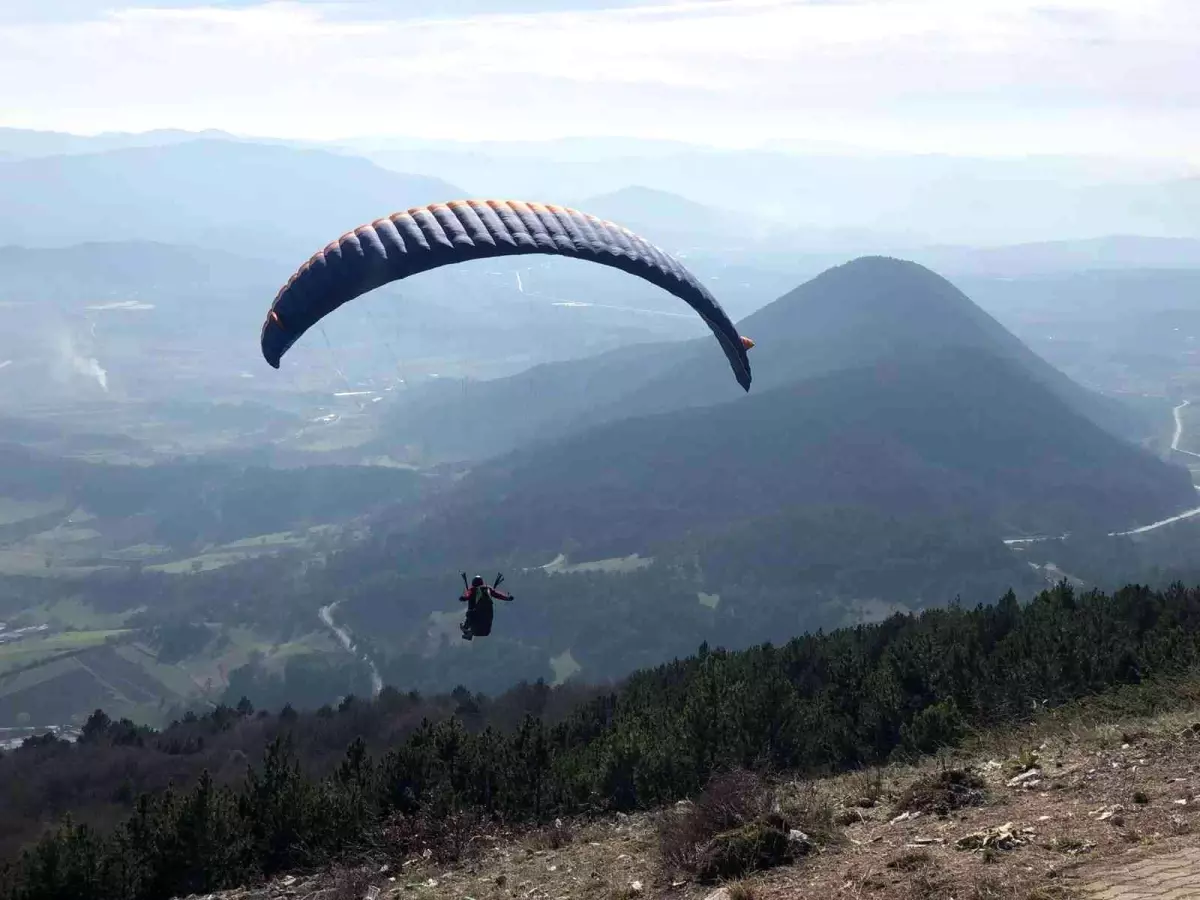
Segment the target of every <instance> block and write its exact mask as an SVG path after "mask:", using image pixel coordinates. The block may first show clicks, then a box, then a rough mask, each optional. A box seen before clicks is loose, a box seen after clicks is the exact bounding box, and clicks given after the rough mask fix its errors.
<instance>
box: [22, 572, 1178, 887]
mask: <svg viewBox="0 0 1200 900" xmlns="http://www.w3.org/2000/svg"><path fill="white" fill-rule="evenodd" d="M1198 657H1200V588H1191V589H1189V588H1185V587H1184V586H1183V585H1181V584H1175V585H1173V586H1171V587H1169V588H1167V589H1166V590H1161V591H1156V590H1151V589H1149V588H1146V587H1140V586H1129V587H1126V588H1124V589H1122V590H1120V591H1117V592H1115V593H1112V594H1104V593H1100V592H1095V591H1093V592H1088V593H1079V592H1077V591H1075V590H1073V589H1072V588H1071V587H1070V586H1069V585H1067V584H1065V583H1063V584H1060V585H1059V586H1057V587H1056V588H1054V589H1053V590H1049V591H1045V592H1043V593H1042V594H1040V595H1039V596H1037V597H1036V598H1035V599H1034V600H1033V601H1032V602H1030V603H1028V604H1025V605H1022V604H1020V603H1019V602H1018V601H1017V599H1016V596H1015V595H1014V594H1012V593H1011V592H1010V593H1008V594H1007V595H1005V596H1004V597H1003V598H1002V599H1001V600H1000V601H999V602H998V603H996V604H994V605H980V606H977V607H975V608H964V607H962V606H960V605H954V606H951V607H949V608H945V609H934V610H928V611H925V612H923V613H921V614H920V615H896V616H893V617H891V618H889V619H888V620H886V621H883V622H880V623H878V624H873V625H863V626H859V627H854V628H843V629H839V630H836V631H833V632H830V633H816V634H811V635H807V636H804V637H801V638H796V639H794V640H791V641H789V642H787V643H786V644H784V645H782V646H778V647H776V646H773V645H771V644H762V645H759V646H755V647H752V648H750V649H747V650H743V651H739V652H728V651H725V650H723V649H720V648H716V649H712V648H709V647H708V646H707V645H702V646H701V647H700V649H699V651H698V652H697V653H696V654H694V655H692V656H689V657H687V658H685V659H677V660H674V661H672V662H670V663H667V664H665V665H661V666H658V667H655V668H653V669H646V670H643V671H640V672H638V673H636V674H635V675H633V676H631V677H630V678H628V679H627V680H625V681H624V682H623V683H622V684H621V685H620V686H619V687H617V688H614V689H612V690H607V691H592V692H591V693H590V694H588V693H586V692H583V691H582V689H581V688H578V687H574V688H570V689H567V690H565V691H564V690H554V689H550V688H548V687H546V686H545V685H536V686H535V685H523V686H521V688H520V689H519V690H518V691H517V692H515V693H514V692H510V693H509V694H506V695H503V696H501V697H498V698H486V697H482V696H479V695H473V694H471V693H470V692H469V691H466V690H465V689H461V690H459V691H456V692H455V693H454V694H452V695H449V696H445V697H440V698H436V701H434V700H429V701H426V700H422V699H421V698H420V697H419V696H417V695H405V694H400V693H399V692H396V691H389V692H387V693H386V694H385V695H384V696H381V698H380V699H379V700H378V701H376V702H374V703H365V702H360V701H353V700H348V701H344V702H343V703H342V704H341V706H340V707H339V708H338V709H333V708H325V709H323V710H320V711H317V712H315V713H306V714H304V715H300V714H297V713H296V712H295V711H292V710H290V709H285V710H284V711H283V712H282V713H281V714H279V715H273V714H271V715H268V714H264V713H256V712H255V711H254V710H253V708H252V707H251V706H250V704H249V703H245V704H241V705H240V706H239V708H230V707H222V708H220V709H218V710H215V711H214V712H212V713H210V714H208V715H207V716H204V717H192V720H191V721H189V722H180V723H177V724H176V725H173V726H172V727H170V728H168V729H165V730H164V731H163V732H161V733H160V732H153V731H151V730H149V729H139V728H136V727H135V726H133V725H132V724H131V723H121V722H117V723H113V722H111V721H108V720H107V719H106V717H103V716H102V714H99V713H98V714H97V715H95V716H93V719H92V721H91V722H89V726H88V728H87V729H86V730H85V734H84V736H83V738H81V740H80V742H79V743H78V745H76V746H72V745H68V744H65V743H63V742H60V741H55V740H54V739H53V738H51V739H41V740H39V741H35V742H31V743H30V744H27V745H26V747H24V748H22V749H21V750H19V751H16V752H15V753H13V754H10V757H9V758H6V759H4V760H0V767H5V766H10V765H16V764H13V763H12V759H17V760H18V762H19V767H15V768H10V770H9V771H8V772H5V771H4V769H3V768H0V776H3V778H8V777H11V776H13V775H15V774H16V773H17V772H18V771H29V772H33V771H39V770H41V769H44V768H45V767H47V766H54V767H56V768H55V771H62V772H72V773H76V777H80V778H86V777H87V775H88V774H89V773H91V774H95V775H97V776H102V775H103V772H102V771H101V769H100V767H101V764H102V763H103V764H104V765H112V764H113V760H114V759H116V758H117V757H115V756H113V753H114V752H115V751H116V750H117V749H118V748H123V749H124V750H126V751H128V752H127V753H125V754H124V755H121V756H120V760H121V765H122V766H123V767H124V770H125V771H129V770H130V769H131V768H132V769H135V770H136V768H137V766H138V765H144V764H145V761H146V760H149V759H152V758H158V757H164V756H166V757H169V758H171V759H173V760H176V761H183V764H181V765H179V766H178V767H177V768H176V769H175V772H176V774H177V775H178V777H176V778H173V779H172V780H173V782H174V783H173V785H172V786H171V787H169V788H167V789H165V790H162V789H158V790H152V791H146V792H144V793H142V794H141V795H140V796H135V795H134V794H133V793H132V792H127V793H126V794H125V795H124V798H123V801H122V802H124V803H125V806H126V809H125V813H124V817H123V819H122V820H121V821H118V822H116V823H109V824H108V825H102V824H97V823H88V822H84V821H82V820H81V819H80V817H79V816H78V815H76V814H75V810H70V809H68V810H66V812H67V813H68V815H67V816H65V817H64V818H62V819H61V820H60V821H59V822H57V823H56V824H55V825H54V826H53V827H52V828H51V829H50V830H49V831H48V832H47V833H46V834H44V835H43V836H42V837H41V839H40V840H39V841H38V842H36V843H35V844H33V845H32V846H30V847H27V848H26V849H25V850H24V851H23V852H22V854H21V855H20V856H19V857H16V858H14V859H12V861H11V863H10V864H9V866H8V868H7V869H6V871H5V874H4V886H3V889H2V894H0V896H4V897H6V898H9V900H42V898H45V900H49V898H55V900H62V898H68V900H71V898H73V900H161V898H167V897H170V896H173V895H185V894H189V893H203V892H208V891H213V890H217V889H221V888H225V887H231V886H235V885H240V884H244V883H247V882H252V881H255V880H258V879H261V878H264V877H268V876H271V875H273V874H276V873H280V872H284V871H288V870H295V869H298V868H307V867H315V866H322V865H326V864H329V863H331V862H333V861H335V860H339V859H346V858H348V857H353V856H355V855H356V854H362V853H367V852H379V851H380V850H381V848H382V849H383V850H384V851H386V852H389V853H394V854H396V855H402V854H408V853H412V852H420V850H421V849H422V847H424V846H430V845H431V844H434V843H436V842H438V841H439V840H440V841H442V842H443V844H444V843H445V842H446V841H447V840H449V841H450V842H451V843H453V841H452V838H453V835H449V836H448V835H447V834H446V830H447V829H448V828H449V829H451V830H452V829H453V828H454V827H461V828H468V824H463V823H470V822H475V823H504V824H505V825H510V826H512V825H520V824H529V823H537V822H541V821H545V820H547V819H551V818H553V817H555V816H562V815H570V814H589V813H604V812H611V811H620V810H625V811H629V810H635V809H641V808H649V807H654V806H658V805H661V804H664V803H669V802H671V801H674V800H677V799H679V798H681V797H685V796H689V795H692V794H694V793H696V792H697V791H698V790H699V789H701V788H702V786H703V785H704V784H705V782H706V781H707V779H708V778H709V777H710V776H711V775H712V774H713V773H714V772H718V771H721V770H723V769H726V768H733V767H745V768H750V769H758V770H764V769H788V770H794V771H797V772H800V773H804V774H809V775H816V774H820V773H826V772H830V771H836V770H840V769H845V768H849V767H855V766H860V765H864V764H874V763H881V762H885V761H888V760H890V759H893V758H895V757H897V756H910V755H915V754H919V753H925V752H930V751H933V750H935V749H937V748H939V747H942V746H946V745H953V744H955V743H957V742H959V741H961V740H962V738H963V737H964V735H965V734H967V732H968V731H969V730H971V729H977V728H986V727H990V726H996V725H1002V724H1008V723H1014V722H1019V721H1022V720H1024V719H1027V718H1029V717H1031V716H1032V715H1033V714H1034V712H1033V710H1034V709H1035V708H1038V707H1044V706H1045V705H1047V704H1051V705H1053V704H1060V703H1065V702H1069V701H1072V700H1076V699H1078V698H1081V697H1087V696H1091V695H1096V694H1099V693H1103V692H1105V691H1107V690H1109V689H1111V688H1114V687H1118V686H1121V685H1130V684H1142V683H1144V682H1146V681H1148V680H1151V679H1156V678H1162V677H1167V676H1171V675H1178V674H1185V673H1188V672H1190V671H1191V670H1192V669H1194V668H1195V666H1196V663H1197V660H1198ZM389 710H390V712H389ZM397 716H399V718H397ZM417 716H419V717H420V718H419V721H417V720H416V717H417ZM405 717H407V718H405ZM402 720H403V721H404V723H405V724H403V725H401V724H400V722H401V721H402ZM251 731H254V732H255V733H257V734H259V735H260V737H261V739H262V746H261V749H260V752H259V753H258V754H257V756H256V757H255V758H253V759H251V758H248V757H247V758H245V759H237V760H235V761H234V763H232V764H231V763H230V761H229V759H228V755H229V754H228V749H227V748H228V746H231V745H226V750H225V751H223V752H222V754H218V755H216V756H214V755H213V754H211V753H208V752H206V751H205V749H204V747H205V742H206V741H208V742H215V743H218V744H220V742H221V741H222V740H223V738H222V737H221V736H222V735H236V734H239V733H248V732H251ZM350 734H353V737H351V738H350V739H349V740H348V741H345V742H344V743H342V744H341V745H340V746H341V749H340V750H336V749H334V747H333V745H332V741H333V740H334V739H335V738H345V737H347V736H348V735H350ZM187 760H193V761H194V764H193V765H191V766H189V765H187V764H186V763H187ZM89 762H94V771H93V769H92V768H89ZM218 763H219V765H218ZM235 769H236V770H237V773H238V774H236V775H235V774H234V770H235ZM185 774H186V776H187V777H186V780H185V778H184V777H183V776H184V775H185ZM0 780H2V779H0ZM98 782H99V783H102V782H103V777H99V778H98ZM29 783H35V782H32V781H31V782H29ZM184 785H189V786H184ZM57 789H59V790H62V789H64V788H63V786H61V785H59V787H58V788H57ZM110 799H111V798H110ZM2 815H3V814H0V816H2ZM454 823H459V825H457V826H456V825H454ZM439 829H440V830H439ZM439 846H442V845H439ZM439 852H442V851H440V850H439Z"/></svg>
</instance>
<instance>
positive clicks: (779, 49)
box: [0, 0, 1200, 163]
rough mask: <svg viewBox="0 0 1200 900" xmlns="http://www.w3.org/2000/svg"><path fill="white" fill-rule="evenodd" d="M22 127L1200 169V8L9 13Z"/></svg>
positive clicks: (374, 7)
mask: <svg viewBox="0 0 1200 900" xmlns="http://www.w3.org/2000/svg"><path fill="white" fill-rule="evenodd" d="M0 125H6V126H10V127H21V128H37V129H47V130H59V131H70V132H74V133H79V134H89V133H96V132H100V131H144V130H149V129H154V128H183V129H188V130H202V129H209V128H216V129H223V130H226V131H232V132H234V133H238V134H245V135H260V136H261V135H269V136H275V137H286V138H305V139H316V140H329V139H337V138H348V137H357V136H367V135H404V136H412V137H422V138H439V139H445V138H454V139H461V140H510V139H545V138H554V137H563V136H573V135H610V136H618V135H619V136H627V137H641V138H669V139H676V140H684V141H693V142H698V143H705V144H714V145H719V146H754V145H759V144H761V143H763V142H767V141H812V142H832V143H839V144H851V145H855V146H860V147H864V148H870V149H873V150H882V151H888V152H892V151H895V152H914V151H915V152H944V153H952V154H971V155H984V156H1021V155H1027V154H1046V153H1066V154H1074V153H1090V154H1101V155H1114V156H1155V157H1161V158H1170V159H1177V160H1188V161H1191V162H1192V163H1200V2H1198V0H676V2H672V0H393V2H383V0H343V2H332V0H326V2H307V0H300V2H297V0H290V2H268V3H261V2H253V0H237V2H215V0H214V2H208V3H200V2H196V0H159V2H157V3H154V2H153V0H15V2H14V0H3V2H0Z"/></svg>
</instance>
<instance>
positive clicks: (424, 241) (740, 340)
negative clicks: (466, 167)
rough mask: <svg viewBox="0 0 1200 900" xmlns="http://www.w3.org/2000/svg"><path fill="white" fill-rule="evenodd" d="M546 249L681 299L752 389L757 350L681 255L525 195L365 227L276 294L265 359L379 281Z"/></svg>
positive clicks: (435, 207)
mask: <svg viewBox="0 0 1200 900" xmlns="http://www.w3.org/2000/svg"><path fill="white" fill-rule="evenodd" d="M531 253H542V254H550V255H555V256H565V257H573V258H576V259H585V260H589V261H591V262H596V263H600V264H602V265H606V266H612V267H614V268H617V269H621V270H623V271H625V272H628V273H630V274H631V275H637V276H638V277H640V278H643V279H645V280H646V281H649V282H650V283H651V284H654V285H656V286H658V287H661V288H663V289H664V290H666V291H669V292H670V293H672V294H674V295H675V296H676V297H679V298H680V299H681V300H683V301H684V302H685V303H687V304H688V305H689V306H690V307H692V309H694V310H695V311H696V312H697V313H698V314H699V315H700V317H701V318H702V319H704V321H705V322H706V323H707V325H708V327H709V328H710V329H711V330H712V332H713V334H714V335H715V336H716V338H717V341H718V342H719V343H720V345H721V349H722V350H724V351H725V356H726V358H727V359H728V360H729V365H730V367H731V368H732V369H733V374H734V377H735V378H736V379H737V381H738V384H740V385H741V386H742V387H743V388H744V389H745V390H747V391H748V390H750V382H751V375H750V361H749V359H748V357H747V355H746V354H747V351H748V350H749V349H750V348H751V347H753V346H754V342H753V341H752V340H750V339H749V338H746V337H742V336H741V335H739V334H738V332H737V329H736V328H735V327H734V325H733V322H731V321H730V319H729V316H728V315H726V313H725V310H724V309H722V308H721V305H720V303H718V302H717V299H716V298H715V297H714V296H713V295H712V293H711V292H710V291H709V290H708V288H706V287H705V286H704V285H703V284H701V283H700V281H699V280H698V279H697V278H696V276H695V275H693V274H692V273H691V272H689V271H688V270H687V269H686V268H684V266H683V264H682V263H680V262H679V260H677V259H675V258H674V257H672V256H671V255H669V254H667V253H665V252H664V251H662V250H660V249H659V248H658V247H655V246H654V245H653V244H651V243H649V242H648V241H646V240H645V239H643V238H641V237H639V236H638V235H636V234H634V233H633V232H632V231H630V230H629V229H627V228H623V227H622V226H620V225H617V224H615V223H613V222H608V221H604V220H602V219H598V218H597V217H595V216H592V215H588V214H587V213H583V212H580V211H578V210H574V209H569V208H567V207H563V206H554V205H547V204H541V203H526V202H523V201H519V200H453V201H450V202H449V203H434V204H431V205H429V206H419V207H414V208H412V209H409V210H407V211H405V212H401V213H394V214H393V215H390V216H388V217H386V218H383V219H377V220H376V221H374V222H372V223H371V224H369V225H362V226H360V227H359V228H356V229H354V231H351V232H348V233H346V234H344V235H342V236H341V237H340V238H339V239H338V240H336V241H333V242H332V243H330V244H329V245H327V246H326V247H325V248H324V249H322V250H320V251H318V252H317V253H316V254H314V255H313V256H312V257H311V258H310V259H309V260H308V261H307V262H306V263H305V264H304V265H303V266H301V267H300V269H299V270H297V272H296V273H295V274H294V275H292V277H291V278H290V279H289V280H288V282H287V284H285V285H284V286H283V287H282V288H281V289H280V291H279V293H278V294H277V295H276V297H275V301H274V302H273V303H272V304H271V309H270V311H269V312H268V313H267V318H266V321H264V322H263V326H262V333H261V336H260V343H261V348H262V354H263V358H264V359H266V361H267V362H268V363H269V364H270V365H271V366H273V367H275V368H279V364H280V360H281V358H282V357H283V355H284V354H285V353H287V351H288V349H289V348H291V346H292V345H293V344H294V343H295V342H296V341H297V340H299V338H300V336H301V335H303V334H304V332H305V331H307V330H308V329H309V328H311V327H312V326H313V325H315V324H316V323H317V322H318V321H320V320H321V319H322V318H324V317H325V316H327V315H329V313H331V312H333V311H334V310H335V309H337V308H338V307H339V306H341V305H342V304H343V303H346V302H347V301H349V300H353V299H354V298H355V297H358V296H360V295H362V294H365V293H367V292H368V291H371V290H374V289H375V288H377V287H380V286H381V285H384V284H387V283H388V282H391V281H396V280H399V279H402V278H407V277H408V276H410V275H415V274H417V273H419V272H426V271H429V270H430V269H435V268H438V267H439V266H445V265H450V264H454V263H459V262H465V261H467V260H472V259H485V258H492V257H499V256H513V255H521V254H531Z"/></svg>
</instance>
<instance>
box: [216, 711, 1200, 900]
mask: <svg viewBox="0 0 1200 900" xmlns="http://www.w3.org/2000/svg"><path fill="white" fill-rule="evenodd" d="M775 790H776V791H777V792H778V794H779V795H780V796H783V795H786V797H785V799H784V801H783V803H784V808H785V809H792V810H795V809H797V797H802V798H803V803H801V804H800V808H801V809H802V812H801V813H798V814H797V813H789V816H792V819H791V822H792V823H794V824H797V825H799V826H800V828H801V829H802V828H804V827H807V826H806V825H805V821H806V817H807V820H808V821H812V820H813V818H812V817H813V816H817V818H820V819H821V820H822V821H824V822H825V823H827V824H828V825H829V827H828V828H827V829H821V832H820V834H819V836H818V834H817V833H816V832H815V831H814V832H813V834H811V835H810V834H803V833H801V831H800V830H799V829H796V828H793V827H791V824H789V825H787V826H782V827H784V828H785V829H787V830H788V831H789V832H790V841H789V842H788V843H789V847H790V852H789V853H788V854H787V855H788V856H789V857H791V861H790V862H789V863H787V864H785V865H777V866H775V867H773V868H770V869H767V870H765V871H759V872H757V873H754V874H750V875H748V876H745V877H743V878H741V879H739V880H736V881H732V882H726V883H721V882H720V881H719V880H718V881H710V882H708V883H698V880H697V879H696V878H694V877H689V876H688V875H687V874H685V873H681V872H680V871H678V870H674V871H673V870H672V869H671V867H670V866H668V865H667V863H666V862H665V861H664V858H663V853H662V847H663V845H662V843H661V840H660V832H661V830H662V828H663V827H664V826H669V825H670V823H671V820H672V817H682V816H686V815H688V813H689V810H690V809H691V808H692V807H691V805H690V804H680V805H678V806H677V807H676V808H673V809H669V810H664V811H660V812H658V813H653V814H645V815H636V816H617V817H614V818H612V819H609V820H606V821H601V822H591V823H575V824H572V823H561V824H560V825H559V826H558V827H553V828H548V829H544V830H541V831H538V832H526V833H524V834H513V835H508V836H497V837H495V838H491V839H489V840H488V841H486V842H485V845H484V846H482V847H480V848H479V850H478V852H477V853H476V854H474V855H473V856H472V857H470V858H468V859H466V860H465V861H463V862H460V863H458V864H455V865H452V866H447V865H438V864H436V863H435V862H434V861H433V860H432V858H430V857H427V856H420V855H418V856H415V857H413V858H411V859H407V860H400V861H396V862H394V863H392V864H387V865H385V864H382V863H381V864H378V865H372V866H370V867H359V868H344V869H339V870H337V871H333V872H325V873H321V874H317V875H308V876H290V877H288V878H285V879H282V880H279V881H276V882H274V883H272V884H270V885H267V886H265V887H261V888H256V889H247V890H242V891H234V892H229V893H227V894H225V895H218V897H219V900H283V898H290V900H392V898H413V900H450V898H454V900H466V898H474V900H512V898H520V900H559V898H584V900H632V898H635V897H645V898H659V897H662V898H672V900H783V898H820V900H833V898H845V900H1069V898H1070V900H1074V898H1078V900H1143V898H1145V900H1178V898H1188V897H1195V898H1200V798H1198V797H1197V792H1200V704H1197V705H1196V706H1195V707H1194V708H1192V709H1188V710H1185V711H1183V712H1176V713H1172V714H1170V715H1164V716H1160V717H1158V718H1155V719H1144V720H1138V721H1124V722H1121V723H1117V724H1113V723H1099V724H1097V723H1096V722H1094V721H1093V722H1092V723H1090V724H1087V725H1084V724H1080V723H1076V724H1074V725H1067V726H1061V725H1060V726H1058V727H1056V728H1051V727H1048V726H1047V725H1045V724H1043V725H1041V726H1035V727H1030V728H1026V729H1023V730H1021V731H1018V732H1014V733H1010V734H1008V735H1006V736H1003V737H990V738H988V739H986V740H985V741H983V742H981V743H980V744H979V745H978V746H977V747H976V748H975V749H974V750H973V751H971V752H970V753H969V754H957V755H955V756H953V757H951V756H943V757H941V758H937V759H928V760H925V761H924V762H923V763H922V764H920V765H918V766H911V767H888V768H883V769H878V770H871V771H865V772H859V773H855V774H852V775H848V776H843V777H838V778H833V779H828V780H824V781H819V782H813V783H811V784H800V783H785V784H782V785H779V786H777V787H776V788H775ZM788 798H790V799H788ZM788 804H790V806H789V805H788ZM776 808H779V807H778V806H777V807H776ZM815 810H816V811H819V812H814V811H815ZM797 815H798V818H796V817H795V816H797Z"/></svg>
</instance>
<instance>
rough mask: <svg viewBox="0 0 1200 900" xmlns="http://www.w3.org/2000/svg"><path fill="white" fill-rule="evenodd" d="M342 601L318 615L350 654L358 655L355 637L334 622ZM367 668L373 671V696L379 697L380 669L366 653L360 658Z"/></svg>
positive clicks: (325, 608)
mask: <svg viewBox="0 0 1200 900" xmlns="http://www.w3.org/2000/svg"><path fill="white" fill-rule="evenodd" d="M340 603H341V601H340V600H339V601H337V602H336V603H330V604H329V605H328V606H322V607H321V609H320V612H318V613H317V614H318V615H319V616H320V617H321V621H322V622H324V623H325V625H326V627H327V628H329V630H330V631H332V632H333V633H334V634H335V635H336V636H337V639H338V641H340V642H341V645H342V646H343V647H345V648H346V650H347V651H349V652H350V653H354V654H356V655H358V648H357V647H355V646H354V636H353V635H352V634H351V633H350V631H349V629H347V628H345V627H343V626H341V625H338V624H337V623H336V622H334V621H333V611H334V610H335V609H337V608H338V605H339V604H340ZM360 658H361V659H362V661H363V662H365V663H366V664H367V667H368V668H369V669H370V670H371V696H372V697H378V696H379V692H380V691H382V690H383V679H382V678H380V677H379V668H378V667H377V666H376V665H375V660H373V659H371V657H369V656H367V655H366V654H365V653H364V654H362V655H361V657H360Z"/></svg>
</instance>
